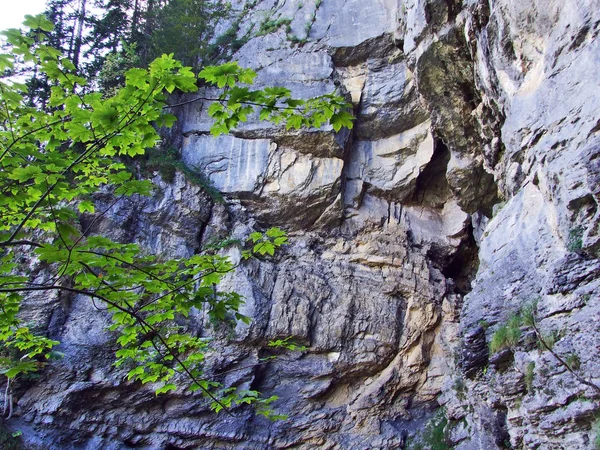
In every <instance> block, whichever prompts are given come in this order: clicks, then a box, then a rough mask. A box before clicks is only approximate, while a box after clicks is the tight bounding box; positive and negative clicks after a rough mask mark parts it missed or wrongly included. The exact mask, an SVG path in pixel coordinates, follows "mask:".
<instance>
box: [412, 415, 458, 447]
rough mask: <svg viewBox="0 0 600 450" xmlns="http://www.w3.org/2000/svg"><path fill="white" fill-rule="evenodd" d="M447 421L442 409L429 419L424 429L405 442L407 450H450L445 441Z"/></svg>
mask: <svg viewBox="0 0 600 450" xmlns="http://www.w3.org/2000/svg"><path fill="white" fill-rule="evenodd" d="M447 425H448V419H447V418H446V413H445V412H444V410H443V409H440V410H438V412H437V413H436V414H435V416H433V417H432V418H431V420H430V421H429V422H428V423H427V425H426V426H425V429H424V430H422V431H420V432H419V433H417V434H416V435H415V436H414V437H413V438H412V439H410V440H409V441H408V442H407V445H406V448H407V449H408V450H425V449H427V450H450V448H451V447H450V446H449V445H448V442H447V439H446V426H447Z"/></svg>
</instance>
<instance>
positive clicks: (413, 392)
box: [11, 0, 600, 450]
mask: <svg viewBox="0 0 600 450" xmlns="http://www.w3.org/2000/svg"><path fill="white" fill-rule="evenodd" d="M232 4H233V5H232V6H233V8H234V10H235V11H237V12H239V17H238V21H239V30H240V31H239V33H240V37H242V36H244V35H247V36H250V37H251V38H250V39H249V40H248V41H247V42H246V43H245V44H244V45H243V46H242V47H241V49H240V50H239V51H238V52H237V53H236V54H235V55H234V57H235V58H236V59H237V60H239V62H240V64H241V65H244V66H248V67H252V68H254V69H255V70H256V71H257V72H258V78H257V84H258V85H259V86H265V85H272V84H277V85H283V86H286V87H288V88H290V89H291V90H292V91H293V92H294V94H295V95H297V96H300V97H305V98H308V97H309V96H314V95H320V94H324V93H329V92H333V91H334V90H337V91H338V92H340V93H341V94H343V95H345V96H346V97H347V99H348V100H349V101H351V102H352V104H353V105H354V114H355V116H356V122H355V126H354V129H353V130H352V131H348V130H346V131H342V132H340V133H335V132H334V131H333V130H332V129H330V128H327V127H323V128H322V129H319V130H315V129H310V130H300V131H296V132H287V131H285V129H284V128H282V127H280V126H276V125H273V124H269V123H264V122H262V123H261V122H257V121H253V120H251V121H250V122H248V123H246V124H243V125H242V126H240V127H239V129H236V130H233V132H232V134H231V135H230V136H222V137H219V138H216V139H215V138H212V137H210V136H209V134H208V130H209V127H210V121H209V120H208V117H207V113H206V110H207V108H208V103H202V102H192V103H189V104H187V105H186V106H185V107H182V108H180V110H179V119H180V126H179V128H178V130H179V132H180V134H179V135H178V136H175V137H174V139H173V141H174V142H177V143H180V145H179V148H180V151H181V155H182V159H183V161H184V162H185V163H186V164H187V165H188V167H190V168H191V169H193V170H196V171H198V172H201V173H202V174H203V175H204V176H205V177H206V178H207V179H208V180H209V181H210V182H211V183H212V185H213V186H214V187H215V188H216V189H218V190H219V191H221V192H222V193H223V195H224V197H225V204H224V205H220V204H213V202H212V201H211V200H210V198H209V197H208V196H207V195H206V194H204V192H203V190H202V189H201V188H199V187H197V186H194V185H193V184H191V183H190V182H189V181H187V180H185V178H184V177H183V176H182V175H181V174H178V175H177V176H176V178H175V180H174V182H173V183H166V182H164V181H162V180H161V179H160V178H159V177H158V176H156V177H155V181H156V182H157V183H158V186H159V193H158V195H157V196H156V197H155V198H153V199H132V200H131V201H130V202H129V203H127V204H120V205H119V206H115V207H114V208H113V209H111V213H110V214H109V215H108V216H107V217H106V218H105V219H104V220H103V221H100V222H99V223H97V224H96V225H95V226H96V227H97V229H98V231H102V232H109V233H111V234H112V235H113V236H117V237H119V238H121V239H124V240H130V241H136V242H140V243H141V244H143V245H145V246H147V247H149V248H150V249H152V250H153V251H158V252H163V253H164V254H166V255H169V256H175V255H189V254H193V253H194V252H196V251H198V250H199V249H200V248H201V247H202V245H203V244H204V243H205V242H207V241H208V240H210V239H212V238H214V237H224V236H228V235H230V236H232V237H234V238H237V237H242V236H244V235H247V234H248V233H250V232H252V231H254V230H256V229H264V228H265V227H267V226H273V225H278V226H281V227H283V228H285V229H287V230H288V231H289V234H290V245H289V246H287V247H286V248H285V249H283V250H282V251H281V252H279V254H277V255H276V256H275V257H273V258H268V259H264V260H260V261H253V262H251V263H249V264H246V265H242V266H241V267H240V269H239V270H237V271H236V272H235V273H232V274H229V275H228V276H227V277H226V280H225V281H224V283H223V284H224V285H223V286H222V287H223V288H224V289H235V290H236V291H237V292H240V293H241V294H242V295H243V296H244V298H245V301H246V304H245V306H244V313H245V314H247V315H250V316H252V317H253V322H252V324H251V325H249V326H246V325H244V324H238V325H237V326H236V327H235V328H232V329H228V330H223V329H217V330H215V329H212V328H211V327H210V326H209V324H207V323H205V321H204V319H203V317H202V316H201V314H198V316H197V317H193V318H192V319H191V321H190V324H189V326H190V327H192V329H194V330H197V331H198V332H199V333H208V334H212V335H213V336H215V338H216V344H215V348H216V351H215V352H214V354H213V355H211V357H210V370H211V373H212V374H213V375H214V376H215V377H217V378H219V379H221V380H224V381H226V383H227V384H229V385H232V386H240V387H251V388H252V389H256V390H259V391H261V392H263V393H264V394H265V395H266V396H270V395H277V396H278V397H279V400H278V401H276V402H275V403H274V405H273V406H274V408H275V409H277V411H280V412H281V413H283V414H287V415H288V416H289V418H288V419H287V420H285V421H281V422H274V423H271V422H268V421H267V420H265V419H263V418H262V417H260V416H257V415H256V414H255V413H254V412H253V411H252V410H251V409H246V408H237V409H235V410H234V411H233V413H234V414H233V415H232V416H228V415H223V414H221V415H218V416H215V415H214V414H213V413H211V412H210V411H209V408H208V405H207V403H206V401H204V400H203V399H202V398H200V397H198V396H194V395H191V394H186V393H181V394H170V395H167V396H162V397H158V398H156V397H155V396H154V394H153V393H152V391H151V390H150V389H148V388H145V387H141V386H138V385H134V384H131V383H126V382H124V381H123V379H122V376H123V373H122V372H120V371H119V370H117V369H116V368H114V367H112V366H111V362H110V351H111V348H112V345H113V341H112V338H111V336H110V335H109V334H107V333H106V332H104V331H103V327H105V326H106V323H107V318H106V316H105V315H104V313H103V312H101V311H96V310H95V309H94V308H93V305H90V304H89V302H88V301H87V300H86V299H83V298H79V297H76V298H70V299H60V298H55V299H51V301H48V302H45V301H44V299H41V298H32V299H30V302H29V303H28V305H27V308H26V313H27V314H30V317H31V318H32V320H36V319H39V318H41V317H51V320H50V321H49V323H47V324H46V326H47V328H48V330H49V333H50V335H51V336H52V337H55V338H57V339H59V340H61V341H62V342H63V349H62V350H61V351H63V352H64V353H65V360H64V361H63V362H62V363H61V364H56V365H51V366H50V367H49V368H48V369H47V370H46V371H45V372H44V373H43V374H42V378H41V379H40V380H38V381H36V383H35V384H31V385H26V384H24V385H23V386H22V387H21V388H20V394H21V395H20V398H19V400H18V404H17V408H16V410H15V418H13V419H11V426H14V427H19V428H20V429H22V430H23V431H24V437H25V439H26V441H27V442H28V443H29V444H30V445H31V446H32V448H40V449H69V448H77V449H96V448H103V449H125V448H144V449H175V448H179V449H183V448H185V449H192V448H199V449H268V448H272V449H283V448H298V449H314V448H323V449H340V450H341V449H350V448H352V449H397V448H414V445H417V444H418V443H419V442H422V443H423V442H424V443H425V445H428V446H434V443H432V442H431V439H433V438H432V436H434V434H435V433H433V432H432V427H433V426H434V424H435V423H437V422H436V420H437V419H436V418H435V417H438V416H434V413H435V411H436V410H438V411H439V412H440V413H441V414H443V415H444V416H445V418H446V420H447V421H446V422H443V423H442V427H444V433H442V434H444V436H445V439H446V441H447V442H446V444H447V445H448V446H449V448H456V449H464V450H470V449H485V450H488V449H491V450H493V449H502V448H539V449H552V448H569V449H582V450H583V449H589V448H592V446H593V441H594V439H595V436H594V434H593V433H594V431H593V430H592V424H593V423H594V421H595V420H596V419H595V418H596V417H597V416H598V414H600V404H599V402H600V394H599V390H597V389H595V388H594V386H598V385H600V329H599V328H598V323H599V322H600V261H599V257H600V225H599V224H600V211H599V210H598V201H599V199H600V188H599V186H600V162H599V161H600V121H599V118H600V61H599V59H598V55H600V40H599V39H598V33H599V32H600V9H599V8H598V4H597V1H596V0H560V1H559V0H545V1H538V0H520V1H518V2H517V1H512V0H463V1H458V0H403V1H396V0H360V1H359V0H326V1H323V2H321V1H313V0H308V1H304V2H290V1H287V2H286V1H275V0H259V1H254V2H252V5H253V6H252V7H251V8H249V9H244V4H245V2H244V1H236V2H232ZM285 18H287V19H290V26H289V29H286V28H285V26H282V27H281V28H279V29H277V30H275V31H273V32H271V33H268V34H264V33H261V32H260V24H261V23H263V22H264V21H265V20H275V21H276V20H279V19H285ZM228 25H229V24H228V23H224V24H223V25H222V27H223V29H224V30H225V29H227V27H228ZM204 94H207V95H205V96H206V97H210V95H208V94H210V93H204ZM97 201H98V202H99V203H100V204H105V205H107V206H108V204H109V203H108V202H110V196H109V195H108V193H107V194H106V196H99V198H98V199H97ZM82 220H84V221H85V220H89V218H87V219H86V218H83V219H82ZM230 256H231V257H232V258H234V259H237V258H239V257H240V255H239V251H238V250H235V249H231V250H230ZM534 304H535V324H536V327H537V329H538V330H539V332H540V334H541V336H542V337H543V341H544V342H545V343H549V342H550V341H553V345H552V346H551V345H548V347H549V348H550V350H549V349H548V348H547V347H545V346H544V345H543V344H542V343H539V342H537V341H538V339H537V337H536V334H535V330H534V329H533V328H532V327H531V326H528V325H525V324H522V329H521V332H520V336H519V339H518V342H517V343H512V344H510V345H507V346H505V347H507V348H504V349H503V350H501V351H499V352H495V353H494V352H491V351H490V350H489V347H488V346H489V343H490V341H491V340H492V338H493V337H494V335H495V334H496V330H497V329H499V328H501V327H502V326H503V325H504V324H506V322H507V321H508V319H509V317H510V316H511V315H512V314H515V313H517V312H518V311H520V310H522V309H523V308H524V307H526V306H532V305H534ZM288 336H290V337H292V338H293V339H294V340H295V341H296V342H298V343H301V344H303V345H305V346H306V347H307V349H306V351H304V352H292V353H289V354H284V355H281V356H280V357H279V358H278V359H275V360H273V361H270V362H269V363H267V364H265V363H264V360H263V359H262V358H264V357H265V356H269V355H270V354H271V353H270V350H269V347H268V341H269V340H270V339H279V338H285V337H288ZM581 380H584V381H585V383H584V382H582V381H581ZM432 418H433V419H432ZM435 435H437V436H438V438H439V435H440V433H437V434H435ZM439 444H440V445H441V443H439ZM437 448H440V447H437Z"/></svg>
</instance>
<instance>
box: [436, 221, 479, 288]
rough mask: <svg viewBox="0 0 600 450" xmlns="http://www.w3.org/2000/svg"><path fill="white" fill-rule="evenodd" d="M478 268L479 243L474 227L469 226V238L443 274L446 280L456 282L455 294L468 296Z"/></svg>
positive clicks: (462, 244)
mask: <svg viewBox="0 0 600 450" xmlns="http://www.w3.org/2000/svg"><path fill="white" fill-rule="evenodd" d="M478 268H479V254H478V248H477V242H476V241H475V237H474V235H473V226H472V225H471V224H469V226H468V228H467V236H466V237H465V239H464V240H463V242H462V243H461V245H460V247H459V249H458V251H457V252H456V253H455V254H454V255H453V256H452V258H451V259H450V261H449V262H448V264H446V266H445V267H444V268H443V269H442V274H443V275H444V276H445V277H446V278H451V279H452V280H454V284H455V287H454V290H455V292H457V293H459V294H461V295H466V294H468V293H469V292H471V282H472V281H473V279H474V278H475V274H476V273H477V269H478Z"/></svg>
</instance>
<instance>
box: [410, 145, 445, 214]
mask: <svg viewBox="0 0 600 450" xmlns="http://www.w3.org/2000/svg"><path fill="white" fill-rule="evenodd" d="M448 161H450V151H449V150H448V147H447V146H446V144H444V143H443V142H442V140H441V139H435V142H434V147H433V155H432V157H431V161H429V163H428V164H427V166H426V167H425V169H424V170H423V172H421V173H420V174H419V176H418V177H417V183H416V187H415V191H414V194H413V198H412V201H410V202H408V203H414V204H418V205H423V206H432V207H434V208H441V207H443V206H444V203H445V202H446V200H447V198H448V196H449V193H450V188H449V186H448V181H447V180H446V168H447V167H448Z"/></svg>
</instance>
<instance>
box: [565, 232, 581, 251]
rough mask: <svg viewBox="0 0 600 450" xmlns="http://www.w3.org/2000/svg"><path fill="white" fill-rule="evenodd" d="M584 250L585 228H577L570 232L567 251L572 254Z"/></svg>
mask: <svg viewBox="0 0 600 450" xmlns="http://www.w3.org/2000/svg"><path fill="white" fill-rule="evenodd" d="M582 248H583V228H582V227H575V228H573V229H572V230H570V231H569V240H568V241H567V250H569V251H570V252H579V251H580V250H581V249H582Z"/></svg>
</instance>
